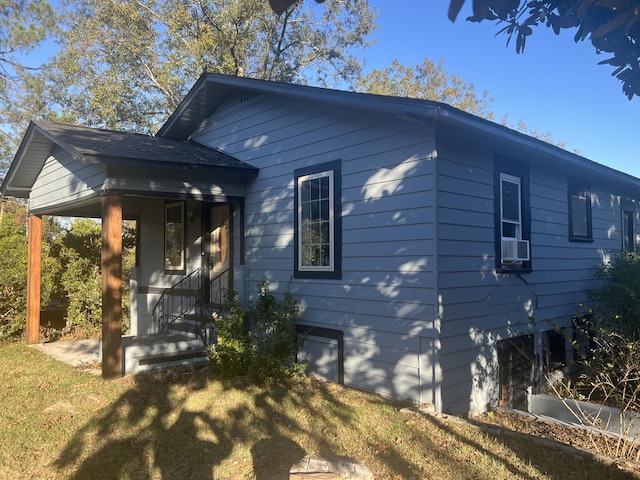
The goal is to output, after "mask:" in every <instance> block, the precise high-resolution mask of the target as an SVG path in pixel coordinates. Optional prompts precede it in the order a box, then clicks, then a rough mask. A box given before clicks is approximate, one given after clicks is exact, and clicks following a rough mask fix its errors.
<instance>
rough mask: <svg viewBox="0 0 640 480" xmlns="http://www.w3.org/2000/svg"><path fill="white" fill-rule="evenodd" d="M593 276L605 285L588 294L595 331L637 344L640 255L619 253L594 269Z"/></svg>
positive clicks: (639, 321)
mask: <svg viewBox="0 0 640 480" xmlns="http://www.w3.org/2000/svg"><path fill="white" fill-rule="evenodd" d="M597 276H598V277H599V278H601V279H604V280H605V281H606V283H605V285H604V286H602V287H601V288H599V289H596V290H591V291H589V292H588V293H589V297H590V299H591V300H592V301H594V302H595V306H594V309H593V314H594V315H595V318H596V320H597V323H598V325H599V327H600V328H601V329H602V330H604V331H609V332H615V333H617V334H619V335H621V336H622V337H624V338H627V339H629V340H631V341H635V340H640V255H639V254H638V253H636V252H627V251H622V252H619V253H618V254H617V255H615V257H614V258H613V260H612V261H611V262H610V263H608V264H605V265H602V266H601V267H600V268H598V271H597Z"/></svg>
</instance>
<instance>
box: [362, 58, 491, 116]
mask: <svg viewBox="0 0 640 480" xmlns="http://www.w3.org/2000/svg"><path fill="white" fill-rule="evenodd" d="M357 88H358V90H360V91H363V92H367V93H375V94H380V95H395V96H399V97H411V98H423V99H428V100H435V101H439V102H444V103H448V104H449V105H452V106H454V107H456V108H459V109H461V110H464V111H467V112H469V113H473V114H474V115H479V116H481V117H484V118H487V119H493V113H492V112H491V111H490V104H491V102H492V101H493V99H492V98H491V97H490V96H489V94H488V93H487V92H482V94H481V95H480V94H478V93H477V92H476V90H475V87H474V86H473V84H472V83H468V82H465V81H464V79H462V78H461V77H458V76H457V75H454V74H451V73H449V72H447V70H445V68H444V60H442V59H440V60H439V61H438V63H437V64H435V63H433V62H432V61H431V60H428V59H426V58H425V59H424V60H423V61H422V63H421V64H419V65H416V66H415V67H413V66H409V67H407V66H405V65H402V64H401V63H400V62H399V61H398V60H394V61H393V63H392V64H391V66H390V67H388V68H385V69H383V70H372V71H371V72H370V73H369V74H368V75H367V76H365V77H363V78H361V79H360V81H359V82H358V84H357Z"/></svg>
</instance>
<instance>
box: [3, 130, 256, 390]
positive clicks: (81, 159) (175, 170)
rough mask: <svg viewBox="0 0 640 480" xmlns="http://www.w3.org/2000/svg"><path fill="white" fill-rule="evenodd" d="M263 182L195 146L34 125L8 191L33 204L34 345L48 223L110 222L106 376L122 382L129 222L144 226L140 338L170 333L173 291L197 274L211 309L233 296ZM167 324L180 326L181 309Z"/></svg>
mask: <svg viewBox="0 0 640 480" xmlns="http://www.w3.org/2000/svg"><path fill="white" fill-rule="evenodd" d="M257 174H258V170H257V169H256V168H255V167H252V166H251V165H248V164H246V163H244V162H241V161H239V160H237V159H234V158H232V157H230V156H228V155H226V154H224V153H222V152H220V151H217V150H214V149H211V148H208V147H205V146H203V145H201V144H197V143H194V142H189V141H177V140H170V139H165V138H160V137H150V136H146V135H140V134H132V133H123V132H113V131H108V130H99V129H92V128H86V127H78V126H73V125H63V124H55V123H48V122H32V123H31V124H30V125H29V128H28V129H27V132H26V134H25V136H24V138H23V141H22V143H21V145H20V148H19V149H18V153H17V154H16V156H15V158H14V160H13V162H12V164H11V166H10V169H9V171H8V173H7V176H6V177H5V180H4V182H3V184H2V185H1V186H0V193H2V194H3V195H7V196H14V197H18V198H26V199H28V201H29V213H30V216H29V220H28V232H29V250H28V251H29V255H28V272H27V290H28V298H27V306H26V307H27V325H26V340H27V343H28V344H37V343H39V341H40V334H39V332H40V307H41V306H40V279H41V252H42V216H43V215H57V216H63V217H64V216H66V217H89V218H96V219H100V220H101V225H102V227H101V229H102V251H101V275H102V355H101V357H102V359H101V363H102V376H103V377H104V378H115V377H120V376H122V375H123V373H124V372H126V371H130V370H129V369H128V368H127V366H126V365H125V363H126V362H127V361H128V360H125V359H124V358H123V351H124V350H126V348H125V349H123V338H122V336H121V331H122V233H123V230H122V225H123V221H125V220H135V222H136V232H137V245H138V249H137V252H138V256H137V257H138V258H137V259H136V267H135V268H136V275H135V280H132V283H134V282H135V285H132V290H135V295H136V297H135V299H134V298H133V296H132V300H135V301H132V306H131V310H132V327H133V321H134V316H135V321H136V324H135V328H134V329H133V334H134V337H148V336H150V335H157V334H160V333H170V332H169V331H168V329H167V331H165V332H162V331H161V330H162V327H161V326H159V325H161V321H160V322H158V321H157V320H154V316H157V311H155V310H156V307H157V305H159V300H160V299H161V298H162V297H163V295H164V294H165V293H166V292H167V290H168V289H171V287H173V286H175V285H177V284H179V283H180V282H182V281H183V279H186V278H189V277H190V276H193V275H194V274H195V273H194V272H198V273H197V275H198V276H199V277H201V279H202V280H203V281H202V282H200V283H199V286H198V288H197V290H198V294H201V292H203V291H206V296H207V301H206V302H205V303H210V302H211V300H212V298H213V295H214V293H213V291H214V290H216V291H218V290H220V291H221V290H222V288H223V287H224V288H231V287H233V278H234V275H235V272H234V265H240V264H241V263H242V261H243V259H242V250H243V241H242V232H243V230H244V229H243V225H242V222H243V204H244V190H245V189H244V187H245V184H246V182H247V181H250V180H251V179H253V178H255V177H256V176H257ZM234 232H236V234H235V235H234ZM234 246H235V248H234ZM225 275H226V276H225ZM215 279H217V281H218V283H217V284H215V285H216V287H212V280H215ZM193 288H194V287H193V286H192V285H191V286H189V289H190V290H193ZM216 295H217V293H216ZM182 307H184V306H181V307H180V308H182ZM184 314H185V312H183V313H182V315H181V317H182V318H184ZM162 315H164V316H165V320H166V318H169V317H171V318H173V319H174V320H175V318H177V317H176V312H175V308H174V307H172V308H171V312H167V311H163V312H162ZM178 316H180V315H178ZM167 323H169V322H168V321H167ZM174 334H177V332H174ZM141 341H142V339H141V338H126V339H125V341H124V344H125V347H126V346H127V344H128V345H133V344H135V343H136V342H138V343H140V342H141ZM190 348H191V347H190V346H189V345H186V346H185V349H187V350H188V349H190ZM175 356H176V357H179V356H180V354H179V353H176V354H175Z"/></svg>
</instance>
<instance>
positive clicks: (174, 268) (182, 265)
mask: <svg viewBox="0 0 640 480" xmlns="http://www.w3.org/2000/svg"><path fill="white" fill-rule="evenodd" d="M178 206H179V207H180V221H181V223H182V235H180V252H181V254H180V255H181V259H180V265H169V264H168V262H167V252H168V250H169V249H168V247H169V245H168V240H169V238H168V235H167V212H168V210H169V209H170V208H172V207H174V208H175V207H178ZM163 228H164V269H165V271H167V272H183V271H184V270H185V219H184V202H182V201H179V202H171V203H165V205H164V227H163Z"/></svg>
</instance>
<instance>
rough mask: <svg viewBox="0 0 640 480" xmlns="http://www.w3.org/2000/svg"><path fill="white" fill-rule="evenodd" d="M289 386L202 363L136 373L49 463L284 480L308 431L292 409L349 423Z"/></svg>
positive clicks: (96, 471)
mask: <svg viewBox="0 0 640 480" xmlns="http://www.w3.org/2000/svg"><path fill="white" fill-rule="evenodd" d="M289 387H290V386H289V385H273V386H269V387H265V388H260V387H256V386H253V385H248V384H243V383H242V382H237V381H236V382H233V381H220V380H218V379H216V378H214V377H213V376H212V374H211V373H209V371H208V370H206V369H205V370H202V371H197V372H189V373H185V372H182V373H180V372H177V371H174V372H169V373H164V374H157V375H143V376H139V377H136V379H135V384H134V386H133V387H132V388H130V389H129V390H127V391H126V392H125V393H123V394H122V395H121V396H120V397H119V398H118V399H117V400H116V401H115V402H113V403H112V404H110V405H109V407H108V408H107V409H105V410H104V411H103V412H102V413H101V414H99V416H98V417H97V418H96V419H94V420H92V421H90V422H89V423H87V424H86V425H85V426H84V427H83V428H82V429H80V430H79V431H78V432H77V433H76V434H75V435H74V437H73V438H72V440H71V441H70V442H69V443H68V444H67V445H66V446H64V448H63V450H62V452H61V453H60V454H59V456H58V458H57V460H56V461H55V463H54V466H55V467H57V468H58V470H59V472H60V473H61V474H63V475H65V478H69V479H72V480H74V479H75V480H80V479H82V480H84V479H87V478H91V479H114V480H115V479H122V478H132V479H133V478H135V479H142V480H145V479H162V480H168V479H178V478H180V479H183V478H198V479H206V478H234V479H235V478H256V479H258V480H260V479H263V480H266V479H269V480H277V479H287V478H288V475H289V469H290V468H291V466H292V465H294V464H295V463H297V462H298V461H299V460H300V459H302V458H303V457H304V456H305V455H306V454H307V452H306V450H305V449H303V448H302V447H301V446H300V445H299V444H298V443H297V441H296V440H295V439H298V438H305V436H306V435H307V434H308V432H307V430H306V428H305V426H304V425H302V424H301V423H300V422H299V419H298V418H296V413H295V412H296V411H298V410H299V411H302V410H305V411H310V415H311V416H312V417H313V418H315V419H318V418H321V417H322V416H323V415H331V416H332V419H335V420H332V421H338V422H340V423H345V424H348V423H349V422H350V418H349V411H348V409H347V408H346V407H345V406H343V405H342V404H341V403H340V402H339V400H338V399H337V398H333V397H331V396H330V397H329V398H328V399H327V400H329V401H330V403H331V404H332V405H333V406H334V407H335V408H334V407H329V408H327V409H326V411H325V412H320V411H317V410H315V408H316V407H315V406H314V405H311V404H309V403H307V402H305V400H304V393H300V394H299V395H297V396H296V393H295V392H294V393H293V394H292V393H291V390H290V388H289ZM294 390H295V388H294ZM324 394H327V392H325V393H324ZM324 394H323V395H324ZM327 395H328V394H327ZM285 403H286V404H287V405H286V406H285V408H282V407H283V404H285ZM324 405H325V406H326V401H325V403H324ZM292 412H293V413H292ZM312 436H313V434H312ZM310 443H311V444H312V445H313V448H314V449H315V450H317V451H323V452H328V451H332V450H333V448H334V445H333V444H331V443H330V442H324V441H323V440H322V439H320V438H314V439H313V441H311V442H310ZM319 446H321V447H319ZM225 461H226V464H224V463H225ZM222 464H224V465H222Z"/></svg>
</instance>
